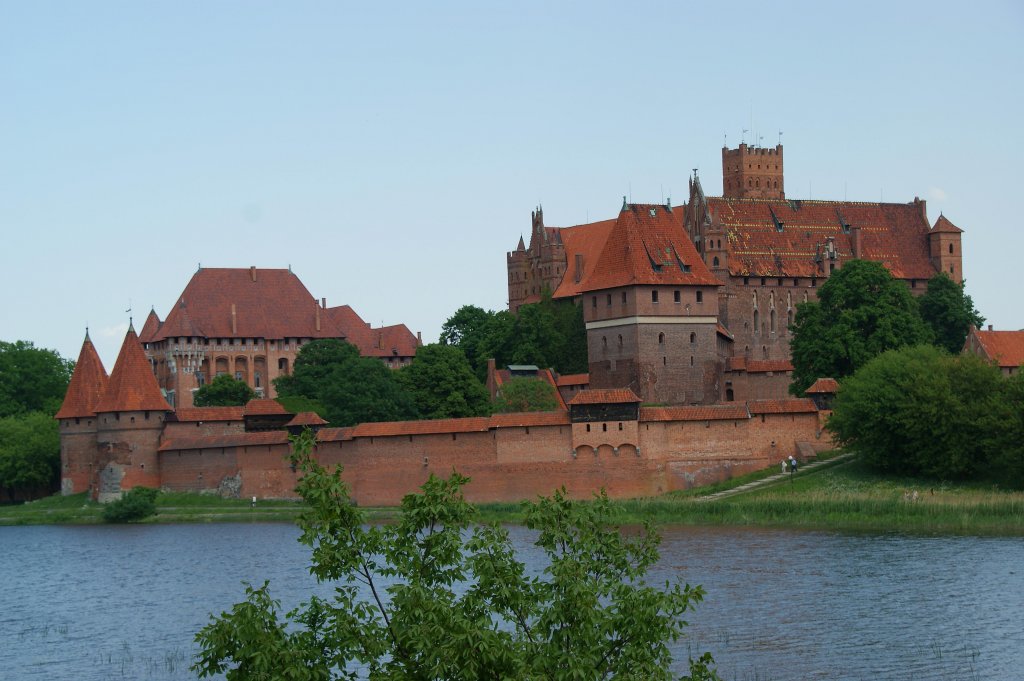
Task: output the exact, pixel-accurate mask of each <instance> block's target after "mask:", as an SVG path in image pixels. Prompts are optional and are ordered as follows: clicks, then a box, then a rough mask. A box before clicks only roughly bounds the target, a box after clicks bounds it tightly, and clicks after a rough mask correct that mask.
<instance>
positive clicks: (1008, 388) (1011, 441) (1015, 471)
mask: <svg viewBox="0 0 1024 681" xmlns="http://www.w3.org/2000/svg"><path fill="white" fill-rule="evenodd" d="M989 404H990V406H991V407H992V411H991V412H989V413H988V422H987V425H988V426H989V430H988V432H987V438H986V449H987V451H988V452H989V458H988V464H989V470H988V471H987V472H988V477H990V478H992V479H993V480H996V481H998V482H999V484H1000V485H1003V486H1006V487H1012V488H1016V489H1024V371H1018V372H1017V373H1015V374H1014V375H1013V376H1010V377H1009V378H1006V379H1004V381H1003V385H1002V390H1001V391H1000V393H999V395H998V397H997V399H995V400H993V402H990V403H989Z"/></svg>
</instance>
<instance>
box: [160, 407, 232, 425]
mask: <svg viewBox="0 0 1024 681" xmlns="http://www.w3.org/2000/svg"><path fill="white" fill-rule="evenodd" d="M244 409H245V408H244V407H178V408H177V409H175V410H174V417H175V418H176V419H177V420H178V421H187V422H189V423H192V422H194V421H241V420H242V416H243V411H244Z"/></svg>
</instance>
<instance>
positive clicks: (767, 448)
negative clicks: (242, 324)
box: [156, 399, 829, 506]
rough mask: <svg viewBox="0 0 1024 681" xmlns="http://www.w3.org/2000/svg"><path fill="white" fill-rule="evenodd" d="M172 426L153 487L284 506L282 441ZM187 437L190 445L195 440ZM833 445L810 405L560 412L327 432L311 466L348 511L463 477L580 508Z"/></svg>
mask: <svg viewBox="0 0 1024 681" xmlns="http://www.w3.org/2000/svg"><path fill="white" fill-rule="evenodd" d="M191 428H192V429H194V430H190V428H189V425H188V423H186V422H180V421H179V425H178V426H176V427H175V428H174V430H173V431H172V432H170V433H167V434H165V437H164V439H163V441H162V443H161V444H160V446H159V449H158V453H157V461H156V465H157V468H158V470H159V480H160V483H159V484H160V486H161V487H162V488H164V489H169V490H173V491H192V492H210V493H219V494H222V495H225V496H241V497H243V498H248V497H252V496H255V497H258V498H291V497H294V496H295V493H294V488H295V484H296V481H297V475H298V474H297V473H296V472H295V471H294V470H292V468H291V465H290V462H289V460H288V453H289V444H288V434H287V432H286V431H283V430H277V431H266V432H249V433H246V432H235V433H223V434H206V433H204V434H202V435H200V434H199V433H195V431H197V430H198V431H202V430H203V428H200V427H197V426H195V425H193V426H191ZM191 433H195V434H191ZM828 446H829V443H828V437H827V435H826V434H823V433H822V430H821V428H820V425H819V418H818V411H817V409H816V408H815V406H814V403H813V402H812V401H811V400H809V399H791V400H758V401H752V402H748V403H746V404H725V405H711V406H700V407H643V408H640V409H639V418H637V419H633V420H625V421H604V422H590V423H573V422H572V421H571V419H570V415H569V413H567V412H545V413H524V414H498V415H495V416H491V417H480V418H465V419H447V420H439V421H408V422H393V423H368V424H361V425H358V426H355V427H353V428H323V429H321V430H319V432H318V433H317V449H316V457H317V459H318V460H319V461H320V462H321V463H322V464H323V465H325V466H334V465H341V466H343V469H344V472H343V474H342V477H343V479H344V480H345V481H346V482H347V483H348V484H349V486H350V490H351V493H352V497H353V499H354V500H355V502H356V503H358V504H360V505H365V506H392V505H397V504H398V503H399V502H400V501H401V499H402V497H403V496H405V495H406V494H408V493H410V492H413V491H415V490H416V489H417V488H418V487H419V486H420V485H422V484H423V482H424V481H426V479H427V477H428V476H429V475H430V474H431V473H434V474H436V475H439V476H447V475H448V474H450V473H451V471H452V470H453V469H454V470H457V471H458V472H460V473H462V474H463V475H467V476H469V477H470V479H471V481H470V483H469V484H468V485H467V486H466V488H465V490H464V491H465V494H466V497H467V498H468V499H469V500H471V501H474V502H503V501H504V502H515V501H520V500H522V499H530V498H534V497H536V496H537V495H547V494H550V493H551V492H553V491H554V490H555V489H557V488H559V487H561V486H563V485H564V486H565V488H566V490H567V491H568V493H569V494H570V495H571V496H573V497H576V498H586V497H589V496H590V495H591V494H593V493H594V492H596V491H597V490H599V489H601V488H604V489H605V490H606V491H607V493H608V495H609V496H611V497H613V498H630V497H642V496H652V495H657V494H663V493H666V492H671V491H673V490H679V489H687V488H689V487H692V486H695V485H699V484H707V483H710V482H715V481H718V480H723V479H726V478H729V477H731V476H734V475H738V474H742V473H745V472H749V471H752V470H757V469H760V468H765V467H767V466H769V465H774V464H777V463H778V462H779V461H780V460H782V459H784V458H786V457H788V456H790V455H792V456H795V457H797V458H801V459H802V458H806V456H807V455H808V452H811V451H814V450H820V449H824V448H827V447H828Z"/></svg>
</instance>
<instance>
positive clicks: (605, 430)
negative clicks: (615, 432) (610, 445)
mask: <svg viewBox="0 0 1024 681" xmlns="http://www.w3.org/2000/svg"><path fill="white" fill-rule="evenodd" d="M601 432H602V433H607V432H608V424H607V423H602V424H601Z"/></svg>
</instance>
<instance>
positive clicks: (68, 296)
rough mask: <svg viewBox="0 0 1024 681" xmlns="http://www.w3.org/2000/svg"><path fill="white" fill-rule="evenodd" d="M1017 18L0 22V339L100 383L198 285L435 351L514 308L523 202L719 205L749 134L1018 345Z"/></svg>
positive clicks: (773, 8) (586, 11)
mask: <svg viewBox="0 0 1024 681" xmlns="http://www.w3.org/2000/svg"><path fill="white" fill-rule="evenodd" d="M704 5H708V6H704ZM711 5H713V6H711ZM1022 8H1024V5H1022V4H1021V3H1018V2H974V3H963V2H945V1H944V2H919V3H900V2H884V3H873V2H858V3H842V4H840V3H822V2H807V3H785V2H783V3H779V2H774V3H769V2H763V1H758V2H754V3H743V2H732V3H680V2H666V3H635V2H634V3H587V2H579V3H550V2H542V3H529V2H515V3H502V4H498V3H487V2H466V3H445V2H437V3H409V4H402V3H367V2H363V3H341V2H301V1H297V2H288V3H284V2H241V1H237V2H134V1H131V2H127V1H126V2H78V1H75V2H21V1H16V0H0V234H2V237H3V239H2V246H0V277H2V282H0V283H2V286H0V297H2V298H0V339H3V340H15V339H26V340H32V341H34V342H35V343H36V344H37V345H40V346H44V347H50V348H54V349H56V350H58V351H59V352H61V353H62V354H64V355H66V356H68V357H76V356H77V353H78V350H79V347H80V345H81V340H82V336H83V333H84V329H85V326H86V324H88V325H89V327H90V329H91V332H92V338H93V340H94V342H95V343H96V345H97V347H98V349H99V351H100V355H101V357H102V358H103V361H104V363H105V365H106V367H107V370H108V371H109V370H110V369H111V368H112V364H113V360H114V358H115V356H116V353H117V349H118V347H119V346H120V342H121V339H122V338H123V334H124V331H125V329H126V327H127V322H128V314H127V313H126V312H125V310H126V309H127V308H128V307H129V303H130V305H131V307H132V308H133V309H134V311H135V312H134V315H135V319H136V320H138V321H139V322H141V320H142V319H143V318H144V317H145V315H146V313H147V312H148V311H149V308H150V306H155V308H156V310H157V312H158V313H159V314H160V316H161V317H164V316H166V314H167V312H168V310H169V309H170V307H171V305H172V304H173V303H174V301H175V300H176V298H177V296H178V295H179V293H180V292H181V290H182V289H183V288H184V287H185V284H186V283H187V282H188V280H189V278H190V277H191V276H192V274H193V272H194V271H195V269H196V267H197V266H198V264H199V263H202V264H203V266H207V267H247V266H249V265H256V266H258V267H287V266H288V265H291V266H292V268H293V270H294V271H295V272H296V273H297V274H298V275H299V276H300V277H301V279H302V280H303V282H305V284H306V286H307V287H308V288H309V289H310V292H311V293H312V294H313V295H314V296H316V297H318V298H319V297H326V298H327V300H328V304H329V305H337V304H342V303H348V304H350V305H352V307H353V308H355V310H356V311H357V312H358V313H359V314H360V315H362V316H363V318H364V319H366V320H367V321H370V322H372V323H373V324H374V325H377V324H380V323H382V322H383V323H387V324H393V323H399V322H404V323H406V324H407V325H408V326H409V327H410V328H411V329H412V330H413V331H414V332H415V331H422V332H423V336H424V340H425V341H433V340H436V338H437V334H438V332H439V330H440V327H441V324H442V323H443V322H444V320H445V319H446V318H447V317H448V316H450V315H451V314H452V313H453V312H454V311H455V310H456V309H458V308H459V307H460V306H462V305H464V304H475V305H479V306H481V307H485V308H491V309H499V308H502V307H504V306H505V304H506V295H507V291H506V274H505V253H506V251H508V250H511V249H513V248H515V245H516V242H517V241H518V240H519V236H520V234H527V235H528V232H529V228H530V211H531V210H532V209H533V208H534V206H535V205H537V203H538V202H542V203H543V205H544V215H545V221H546V223H547V224H548V225H551V226H565V225H571V224H577V223H581V222H585V221H587V220H588V219H590V220H597V219H604V218H608V217H612V216H614V215H615V213H616V211H617V210H618V208H619V206H620V204H621V202H622V195H623V194H631V196H632V198H633V199H634V200H635V201H638V202H642V201H660V200H661V199H662V197H663V196H666V197H667V196H671V197H672V199H673V201H674V202H675V203H677V204H679V203H682V202H683V201H685V200H686V198H687V197H686V183H687V176H688V175H689V174H690V172H691V169H692V168H699V169H700V174H701V177H702V180H703V183H704V186H705V189H706V190H708V192H709V193H712V194H719V193H720V192H721V168H720V154H721V147H722V143H723V135H728V143H729V145H730V146H734V145H735V144H736V143H738V142H739V140H740V136H741V131H742V130H743V129H744V128H751V127H752V128H753V130H755V131H758V134H759V135H760V136H762V137H763V143H764V144H765V145H774V143H775V142H776V141H777V139H778V131H779V130H782V131H784V135H783V137H782V141H783V144H784V145H785V149H786V190H787V196H790V197H793V198H807V197H811V198H818V199H842V198H844V197H847V198H849V199H850V200H866V201H877V200H879V199H880V198H884V200H885V201H900V202H902V201H911V200H913V198H914V197H915V196H920V197H921V198H925V199H927V200H928V210H929V217H930V219H931V220H932V221H933V222H934V220H935V218H937V217H938V215H939V212H940V211H942V212H944V213H945V215H946V216H947V217H948V218H950V219H951V220H952V221H953V222H955V223H956V224H957V225H959V226H960V227H962V228H963V229H965V230H966V234H965V236H964V239H965V241H964V252H965V254H966V255H965V263H964V271H965V274H966V277H967V280H968V292H969V293H970V294H971V295H972V296H973V297H974V299H975V302H976V304H977V306H978V307H979V309H980V310H981V312H982V313H983V314H984V315H985V316H986V317H987V318H988V320H989V322H991V323H992V324H994V325H995V326H996V327H997V328H1013V329H1018V328H1022V327H1024V304H1022V303H1021V298H1020V294H1019V292H1018V291H1019V283H1018V281H1019V273H1020V270H1021V269H1022V260H1024V237H1022V236H1021V234H1022V231H1024V227H1021V225H1020V224H1019V223H1020V217H1019V212H1020V197H1021V196H1022V195H1024V190H1022V187H1021V183H1022V181H1024V177H1022V173H1021V171H1020V156H1021V154H1020V152H1019V151H1018V147H1020V146H1021V144H1020V143H1017V142H1014V141H1013V140H1014V139H1016V135H1017V134H1021V133H1022V132H1024V126H1022V125H1021V120H1022V119H1021V112H1022V111H1024V87H1022V86H1024V75H1022V74H1024V9H1022ZM753 139H754V138H753V133H747V140H748V141H753Z"/></svg>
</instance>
